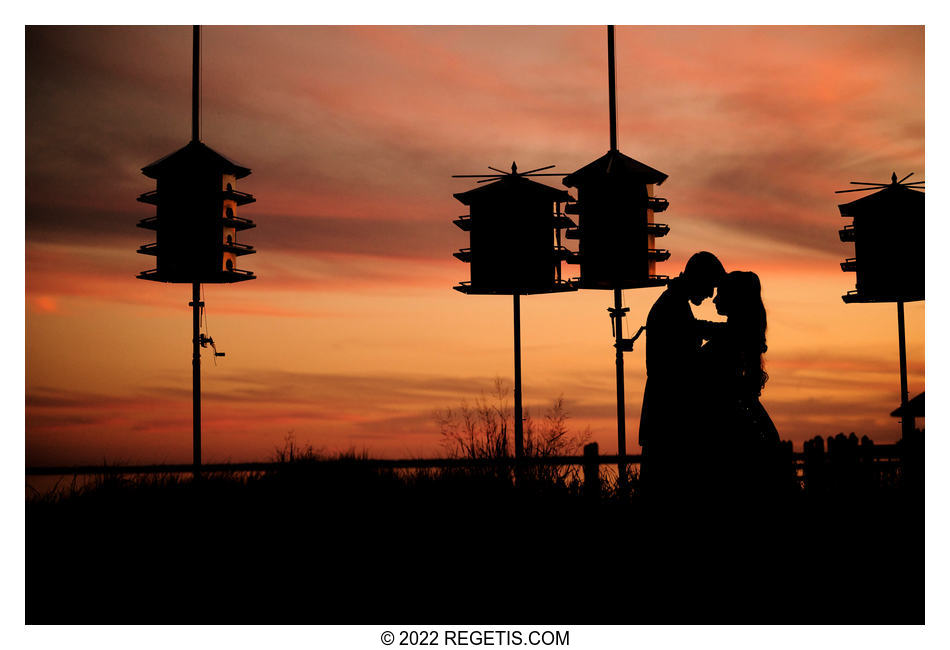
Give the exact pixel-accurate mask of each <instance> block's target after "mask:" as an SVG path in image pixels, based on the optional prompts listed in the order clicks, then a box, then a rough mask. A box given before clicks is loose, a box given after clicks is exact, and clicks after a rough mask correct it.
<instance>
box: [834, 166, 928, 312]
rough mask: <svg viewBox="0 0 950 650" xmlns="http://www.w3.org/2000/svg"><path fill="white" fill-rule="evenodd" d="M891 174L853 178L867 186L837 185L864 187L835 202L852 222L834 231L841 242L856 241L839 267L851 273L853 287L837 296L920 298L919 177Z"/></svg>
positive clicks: (854, 299) (921, 229) (921, 202)
mask: <svg viewBox="0 0 950 650" xmlns="http://www.w3.org/2000/svg"><path fill="white" fill-rule="evenodd" d="M912 175H913V174H908V175H907V176H905V177H904V178H902V179H901V180H900V181H898V180H897V174H892V175H891V182H890V183H853V184H854V185H866V186H867V187H863V188H858V189H853V190H841V191H839V192H838V193H839V194H840V193H844V192H862V191H863V192H866V191H870V190H873V189H877V190H878V191H877V192H875V193H874V194H869V195H867V196H862V197H861V198H860V199H857V200H856V201H851V202H850V203H842V204H841V205H839V206H838V210H839V211H840V212H841V216H842V217H851V218H852V220H853V221H852V223H850V224H848V225H846V226H845V227H844V228H843V229H842V230H840V231H839V232H838V235H839V237H840V238H841V241H842V242H854V257H852V258H849V259H847V260H845V261H844V262H842V263H841V270H842V271H845V272H853V273H854V274H855V288H854V289H853V290H851V291H849V292H848V293H847V294H845V295H844V296H842V297H841V299H842V300H844V301H845V302H847V303H853V302H913V301H916V300H923V299H924V193H923V187H922V183H923V181H916V182H913V183H907V184H904V182H903V181H906V180H907V179H908V178H909V177H910V176H912Z"/></svg>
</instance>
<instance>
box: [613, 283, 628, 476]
mask: <svg viewBox="0 0 950 650" xmlns="http://www.w3.org/2000/svg"><path fill="white" fill-rule="evenodd" d="M621 294H622V291H621V290H620V289H614V314H615V316H614V318H615V319H616V320H615V321H614V322H615V325H616V327H615V328H614V329H615V330H616V331H615V332H614V335H615V341H614V347H615V348H616V351H617V455H618V456H626V455H627V415H626V408H625V405H624V395H623V308H622V305H621V303H622V301H623V296H622V295H621ZM617 471H618V481H619V483H620V485H621V486H624V485H626V483H627V466H626V465H624V464H623V463H621V464H619V465H618V466H617Z"/></svg>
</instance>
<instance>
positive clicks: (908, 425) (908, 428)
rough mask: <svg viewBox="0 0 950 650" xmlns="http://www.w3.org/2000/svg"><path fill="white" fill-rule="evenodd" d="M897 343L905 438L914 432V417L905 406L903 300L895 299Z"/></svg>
mask: <svg viewBox="0 0 950 650" xmlns="http://www.w3.org/2000/svg"><path fill="white" fill-rule="evenodd" d="M897 344H898V346H899V347H900V359H901V411H902V412H903V415H902V416H901V437H902V438H907V437H909V435H910V434H912V433H913V432H914V418H913V416H911V415H910V413H908V410H909V409H908V406H907V401H908V400H907V341H906V340H905V338H904V302H903V301H902V300H898V301H897Z"/></svg>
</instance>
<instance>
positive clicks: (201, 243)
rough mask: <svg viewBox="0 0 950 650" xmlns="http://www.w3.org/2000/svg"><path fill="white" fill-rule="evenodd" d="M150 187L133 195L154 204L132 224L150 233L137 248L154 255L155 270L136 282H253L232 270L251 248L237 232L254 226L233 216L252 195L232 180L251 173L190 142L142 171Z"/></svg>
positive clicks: (247, 273)
mask: <svg viewBox="0 0 950 650" xmlns="http://www.w3.org/2000/svg"><path fill="white" fill-rule="evenodd" d="M142 173H143V174H145V175H146V176H148V177H149V178H154V179H155V181H156V189H154V190H152V191H151V192H146V193H144V194H142V195H141V196H139V197H138V200H139V201H141V202H142V203H148V204H150V205H154V206H155V216H152V217H148V218H146V219H142V220H141V221H140V222H139V223H138V226H139V227H140V228H146V229H149V230H154V231H156V241H155V243H153V244H146V245H144V246H142V247H140V248H139V250H138V252H139V253H142V254H143V255H154V256H155V258H156V264H155V268H154V269H152V270H149V271H142V272H141V273H140V274H139V275H138V276H137V277H138V278H139V279H141V280H155V281H158V282H178V283H186V284H192V283H194V282H199V283H202V284H206V283H227V282H242V281H244V280H253V279H254V278H255V276H254V274H253V273H252V272H251V271H245V270H241V269H238V268H237V258H238V257H240V256H243V255H250V254H252V253H254V252H255V251H254V247H253V246H249V245H247V244H243V243H239V242H238V241H237V233H238V232H240V231H244V230H248V229H250V228H253V227H254V225H255V224H254V222H253V221H251V220H250V219H245V218H243V217H240V216H238V215H237V210H238V208H239V207H240V206H243V205H247V204H248V203H252V202H254V197H253V196H251V195H250V194H247V193H245V192H239V191H238V190H237V189H236V187H237V180H238V179H239V178H244V177H245V176H247V175H249V174H250V173H251V170H250V169H248V168H247V167H242V166H241V165H238V164H236V163H234V162H232V161H230V160H228V159H227V158H225V157H224V156H222V155H221V154H219V153H218V152H216V151H215V150H214V149H212V148H211V147H209V146H208V145H206V144H204V143H203V142H198V141H192V142H189V143H188V144H187V145H185V146H184V147H182V148H181V149H179V150H178V151H176V152H174V153H172V154H169V155H168V156H165V157H164V158H162V159H161V160H158V161H156V162H154V163H152V164H151V165H147V166H146V167H143V168H142Z"/></svg>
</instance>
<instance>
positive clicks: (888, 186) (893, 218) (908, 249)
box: [836, 172, 924, 438]
mask: <svg viewBox="0 0 950 650" xmlns="http://www.w3.org/2000/svg"><path fill="white" fill-rule="evenodd" d="M911 176H913V172H911V173H910V174H908V175H907V176H905V177H904V178H902V179H900V180H897V174H896V173H893V174H891V182H890V183H863V182H857V181H852V182H851V184H852V185H863V186H865V187H860V188H856V189H851V190H839V191H838V192H836V193H837V194H844V193H846V192H868V191H871V190H877V191H876V192H874V194H869V195H867V196H863V197H861V198H860V199H857V200H855V201H851V202H850V203H842V204H841V205H839V206H838V211H839V212H841V216H842V217H851V218H852V220H853V221H852V223H850V224H848V225H846V226H845V227H844V228H843V229H842V230H840V231H838V236H839V237H840V239H841V241H842V242H854V257H852V258H848V259H847V260H845V261H844V262H842V263H841V270H842V271H844V272H846V273H854V274H855V288H854V289H853V290H851V291H848V293H846V294H845V295H843V296H841V299H842V300H844V301H845V302H846V303H868V302H896V303H897V343H898V352H899V354H900V373H901V409H900V410H901V412H902V413H903V414H905V416H904V417H902V418H901V436H902V437H904V438H908V436H909V434H911V433H912V432H913V429H914V419H913V417H907V416H906V414H907V413H909V412H910V409H909V408H908V399H907V398H908V387H907V344H906V340H905V334H904V303H905V302H914V301H917V300H923V299H924V192H923V190H924V187H923V184H924V181H912V182H910V183H905V182H904V181H906V180H907V179H908V178H910V177H911Z"/></svg>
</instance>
